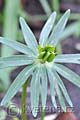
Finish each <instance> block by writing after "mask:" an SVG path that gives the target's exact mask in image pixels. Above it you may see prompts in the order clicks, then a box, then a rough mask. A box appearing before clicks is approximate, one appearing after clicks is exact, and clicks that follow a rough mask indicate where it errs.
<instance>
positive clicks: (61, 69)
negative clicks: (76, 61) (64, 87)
mask: <svg viewBox="0 0 80 120" xmlns="http://www.w3.org/2000/svg"><path fill="white" fill-rule="evenodd" d="M54 68H55V69H56V71H57V72H58V73H59V74H60V75H61V76H63V77H64V78H66V79H68V80H69V81H70V82H72V83H73V84H75V85H76V86H78V87H80V76H79V75H78V74H76V73H75V72H73V71H72V70H70V69H69V68H67V67H65V66H64V65H61V64H57V63H56V64H54Z"/></svg>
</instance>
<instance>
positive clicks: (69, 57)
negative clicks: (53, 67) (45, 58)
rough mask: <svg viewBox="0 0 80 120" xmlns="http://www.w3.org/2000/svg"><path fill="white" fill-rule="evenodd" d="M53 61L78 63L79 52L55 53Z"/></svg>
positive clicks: (79, 62)
mask: <svg viewBox="0 0 80 120" xmlns="http://www.w3.org/2000/svg"><path fill="white" fill-rule="evenodd" d="M54 62H58V63H75V64H80V54H63V55H57V56H56V57H55V59H54Z"/></svg>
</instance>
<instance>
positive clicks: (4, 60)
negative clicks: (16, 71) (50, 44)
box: [0, 55, 34, 69]
mask: <svg viewBox="0 0 80 120" xmlns="http://www.w3.org/2000/svg"><path fill="white" fill-rule="evenodd" d="M33 62H34V58H33V57H28V56H27V55H14V56H11V57H1V58H0V69H1V68H6V67H15V66H22V65H28V64H32V63H33Z"/></svg>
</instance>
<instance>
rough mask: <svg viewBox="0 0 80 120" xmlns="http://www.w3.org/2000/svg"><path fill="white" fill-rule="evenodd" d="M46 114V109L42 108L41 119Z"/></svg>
mask: <svg viewBox="0 0 80 120" xmlns="http://www.w3.org/2000/svg"><path fill="white" fill-rule="evenodd" d="M44 116H45V110H44V109H43V108H42V112H41V120H44Z"/></svg>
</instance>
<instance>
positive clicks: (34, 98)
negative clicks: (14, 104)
mask: <svg viewBox="0 0 80 120" xmlns="http://www.w3.org/2000/svg"><path fill="white" fill-rule="evenodd" d="M30 86H31V87H30V92H31V94H30V95H31V109H32V113H33V116H34V117H36V116H37V112H38V104H39V94H40V68H36V70H35V72H34V73H33V75H32V80H31V85H30Z"/></svg>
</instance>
